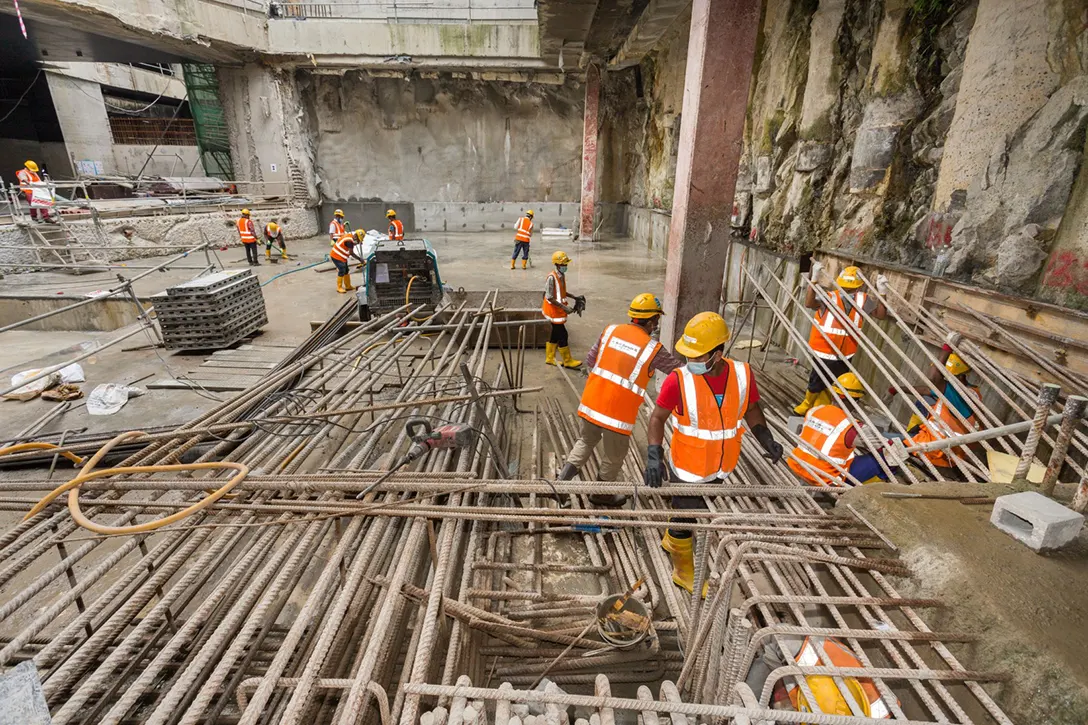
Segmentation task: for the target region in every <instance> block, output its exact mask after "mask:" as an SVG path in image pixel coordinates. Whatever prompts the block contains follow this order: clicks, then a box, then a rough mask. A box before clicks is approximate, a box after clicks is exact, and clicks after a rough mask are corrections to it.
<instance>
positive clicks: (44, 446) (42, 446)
mask: <svg viewBox="0 0 1088 725" xmlns="http://www.w3.org/2000/svg"><path fill="white" fill-rule="evenodd" d="M53 448H60V446H55V445H53V444H52V443H19V444H18V445H14V446H8V447H7V448H0V456H6V455H8V454H11V453H21V452H23V451H39V450H49V449H53ZM60 455H62V456H64V457H65V458H67V459H68V460H69V461H71V462H72V464H73V465H76V466H78V465H79V464H80V463H83V459H82V458H80V457H79V456H77V455H76V454H74V453H70V452H68V451H61V452H60Z"/></svg>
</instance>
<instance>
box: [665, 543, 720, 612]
mask: <svg viewBox="0 0 1088 725" xmlns="http://www.w3.org/2000/svg"><path fill="white" fill-rule="evenodd" d="M692 541H694V537H691V536H689V537H687V538H686V539H680V538H677V537H675V536H673V535H672V534H670V533H669V532H668V531H666V532H665V536H664V538H662V539H661V548H662V549H664V550H665V551H667V552H669V558H670V559H672V583H673V584H675V585H676V586H678V587H680V588H682V589H685V590H687V592H688V593H689V594H694V593H695V559H694V556H693V555H692V551H691V544H692ZM709 588H710V582H703V597H704V598H705V597H706V593H707V590H708V589H709Z"/></svg>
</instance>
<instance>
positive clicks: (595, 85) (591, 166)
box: [578, 65, 601, 242]
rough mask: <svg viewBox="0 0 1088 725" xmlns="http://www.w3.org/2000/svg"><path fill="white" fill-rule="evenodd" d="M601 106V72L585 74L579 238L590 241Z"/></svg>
mask: <svg viewBox="0 0 1088 725" xmlns="http://www.w3.org/2000/svg"><path fill="white" fill-rule="evenodd" d="M600 102H601V71H600V69H599V68H598V67H597V66H596V65H590V66H589V68H588V69H587V70H586V105H585V117H584V123H583V126H582V206H581V222H580V224H579V230H578V238H579V239H581V240H582V241H583V242H591V241H593V212H594V210H595V209H596V205H597V112H598V110H599V108H600Z"/></svg>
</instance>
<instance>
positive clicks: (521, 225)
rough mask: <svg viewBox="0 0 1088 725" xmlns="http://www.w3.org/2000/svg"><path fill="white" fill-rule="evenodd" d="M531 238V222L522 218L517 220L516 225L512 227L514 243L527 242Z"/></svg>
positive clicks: (527, 218) (525, 217) (524, 217)
mask: <svg viewBox="0 0 1088 725" xmlns="http://www.w3.org/2000/svg"><path fill="white" fill-rule="evenodd" d="M532 238H533V222H532V220H531V219H529V217H527V216H523V217H522V218H521V219H518V223H517V224H516V225H515V226H514V241H515V242H528V241H529V240H531V239H532Z"/></svg>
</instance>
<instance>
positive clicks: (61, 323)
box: [0, 295, 137, 332]
mask: <svg viewBox="0 0 1088 725" xmlns="http://www.w3.org/2000/svg"><path fill="white" fill-rule="evenodd" d="M79 301H80V300H79V299H78V298H72V297H57V296H45V295H42V296H34V297H10V296H0V326H2V325H10V324H12V323H13V322H19V321H20V320H25V319H27V318H28V317H34V316H35V315H40V314H42V313H45V312H51V311H53V310H56V309H59V308H61V307H65V306H67V305H70V304H73V303H75V302H79ZM136 320H137V314H136V305H134V304H133V303H132V301H131V300H129V299H122V298H120V297H111V298H109V299H104V300H95V301H93V302H90V303H88V304H86V305H84V306H83V307H77V308H76V309H74V310H70V311H68V312H61V313H59V314H56V315H53V316H52V317H47V318H45V319H44V320H39V321H38V322H32V323H30V324H29V325H26V326H24V327H22V328H20V329H23V330H79V331H84V330H95V331H100V332H109V331H110V330H117V329H120V328H122V327H124V326H125V325H130V324H132V323H133V322H135V321H136Z"/></svg>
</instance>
